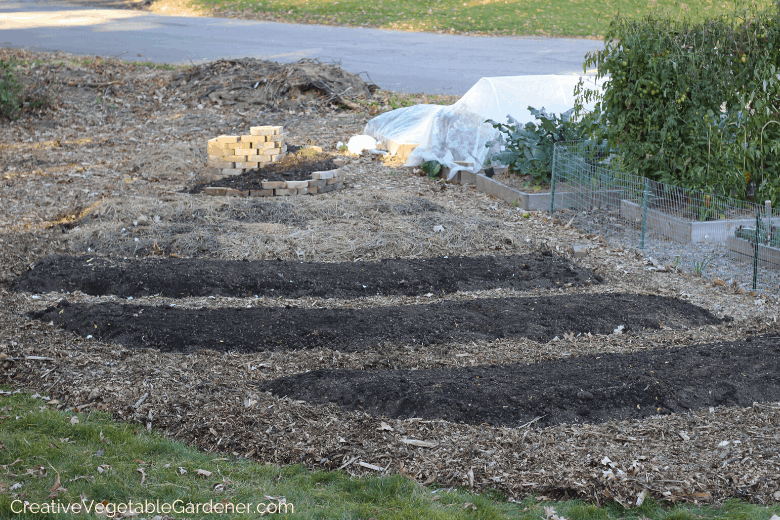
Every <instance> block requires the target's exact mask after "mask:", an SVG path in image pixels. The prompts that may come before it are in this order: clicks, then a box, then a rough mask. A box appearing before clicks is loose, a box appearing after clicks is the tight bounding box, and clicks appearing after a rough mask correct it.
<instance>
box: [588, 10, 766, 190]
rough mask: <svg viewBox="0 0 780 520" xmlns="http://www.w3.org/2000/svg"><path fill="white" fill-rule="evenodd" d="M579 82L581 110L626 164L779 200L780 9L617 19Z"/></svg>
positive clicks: (667, 177) (641, 171) (683, 182)
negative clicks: (589, 105) (692, 18)
mask: <svg viewBox="0 0 780 520" xmlns="http://www.w3.org/2000/svg"><path fill="white" fill-rule="evenodd" d="M594 66H595V67H596V68H597V70H598V77H600V78H606V82H605V83H604V91H603V95H602V94H600V93H599V92H598V91H595V90H592V89H588V88H586V87H585V84H584V82H580V85H579V87H578V89H577V90H578V92H577V113H578V114H582V113H583V105H584V104H585V103H586V102H594V101H595V102H596V106H595V110H594V111H593V112H591V113H590V114H585V115H584V116H583V123H584V125H585V126H586V127H587V133H588V134H589V136H591V137H595V138H598V139H606V140H607V141H608V143H609V145H610V147H611V148H612V150H613V151H615V152H617V153H618V154H620V156H621V159H622V161H621V162H622V165H623V167H624V168H625V169H626V171H628V172H630V173H635V174H638V175H642V176H645V177H649V178H651V179H653V180H656V181H659V182H664V183H668V184H674V185H677V186H682V187H685V188H690V189H701V190H705V191H709V192H711V193H714V194H717V195H724V196H730V197H735V198H741V199H743V200H744V199H747V200H753V199H755V200H759V201H763V200H768V199H771V200H772V201H773V203H775V204H777V203H778V202H780V162H778V161H777V159H776V153H777V151H778V149H780V70H778V69H780V16H778V14H776V13H774V12H769V11H765V12H750V13H742V14H741V15H740V16H736V15H735V17H733V18H731V19H726V18H719V19H715V20H708V21H705V22H703V23H699V24H692V23H690V22H687V21H677V20H671V19H656V18H652V17H650V18H646V19H644V20H642V21H638V22H634V21H630V20H628V19H625V18H621V17H616V18H615V19H613V21H612V23H611V25H610V27H609V30H608V32H607V34H606V37H605V47H604V49H603V50H600V51H595V52H593V53H589V54H588V55H587V57H586V62H585V64H584V67H585V69H588V68H592V67H594Z"/></svg>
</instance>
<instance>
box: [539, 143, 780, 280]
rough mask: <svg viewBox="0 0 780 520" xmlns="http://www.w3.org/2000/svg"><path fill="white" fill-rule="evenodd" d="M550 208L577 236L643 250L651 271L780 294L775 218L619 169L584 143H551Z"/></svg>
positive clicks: (778, 222) (765, 208)
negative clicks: (686, 274) (569, 222)
mask: <svg viewBox="0 0 780 520" xmlns="http://www.w3.org/2000/svg"><path fill="white" fill-rule="evenodd" d="M550 211H551V212H554V211H558V212H568V213H569V214H568V215H566V217H567V218H569V219H573V222H572V223H573V225H575V226H576V227H577V228H578V229H580V230H581V231H583V232H585V233H588V234H594V235H600V236H601V237H602V238H603V239H604V240H606V241H607V242H608V243H611V244H613V245H620V246H622V247H628V248H638V249H641V250H642V251H643V252H644V254H645V257H647V258H648V260H649V261H650V263H651V264H652V266H651V267H654V268H657V269H682V270H687V271H690V272H692V273H694V274H696V275H700V276H704V277H707V278H710V279H712V280H720V281H722V282H724V283H728V284H731V285H734V286H735V287H742V288H743V289H745V290H748V291H750V290H754V291H756V292H759V293H765V294H779V293H780V214H778V212H777V211H776V210H774V209H773V208H771V206H770V205H769V204H768V203H766V204H765V205H760V204H755V203H753V202H746V201H741V200H737V199H732V198H728V197H723V196H718V195H715V194H710V193H706V192H703V191H696V190H688V189H685V188H680V187H678V186H672V185H669V184H662V183H659V182H655V181H652V180H649V179H647V178H645V177H639V176H637V175H632V174H629V173H626V172H624V171H622V170H621V168H620V164H619V157H616V156H614V155H612V154H610V153H609V152H608V150H607V149H606V148H605V147H604V146H603V145H597V144H594V143H592V142H589V141H577V142H565V143H557V144H556V145H555V155H554V158H553V172H552V196H551V203H550Z"/></svg>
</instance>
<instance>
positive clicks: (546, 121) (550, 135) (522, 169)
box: [486, 107, 581, 184]
mask: <svg viewBox="0 0 780 520" xmlns="http://www.w3.org/2000/svg"><path fill="white" fill-rule="evenodd" d="M528 111H529V112H531V114H532V115H533V116H535V117H536V118H537V119H538V120H539V121H540V123H539V124H538V125H537V124H536V123H534V122H528V123H526V124H524V125H523V124H521V123H520V122H519V121H517V120H516V119H514V118H513V117H511V116H507V119H508V124H503V123H497V122H495V121H493V120H488V123H490V124H492V125H493V128H496V129H498V130H499V131H500V132H501V134H500V135H499V136H498V139H497V140H495V141H490V142H489V143H487V145H486V146H488V147H492V146H495V145H496V144H501V145H503V150H502V151H501V152H499V153H496V154H493V155H492V156H490V157H489V158H488V160H489V161H490V162H491V163H497V164H504V165H507V166H509V168H510V170H511V171H513V172H516V173H518V174H520V175H531V176H532V177H533V179H534V182H536V183H537V184H542V183H549V181H550V174H551V173H552V159H553V151H554V146H555V143H557V142H559V141H573V140H577V139H579V138H580V137H581V132H580V130H579V127H578V125H577V124H575V123H574V122H573V121H572V113H573V109H572V110H568V111H566V112H564V113H563V114H561V115H560V116H557V115H555V114H548V113H547V112H545V110H544V108H542V109H541V110H537V109H535V108H533V107H528Z"/></svg>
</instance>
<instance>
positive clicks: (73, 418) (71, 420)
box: [70, 415, 79, 424]
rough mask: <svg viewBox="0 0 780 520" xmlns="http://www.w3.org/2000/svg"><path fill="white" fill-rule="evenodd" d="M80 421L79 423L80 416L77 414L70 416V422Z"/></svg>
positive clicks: (76, 422)
mask: <svg viewBox="0 0 780 520" xmlns="http://www.w3.org/2000/svg"><path fill="white" fill-rule="evenodd" d="M78 423H79V418H78V417H76V416H75V415H74V416H73V417H71V418H70V424H78Z"/></svg>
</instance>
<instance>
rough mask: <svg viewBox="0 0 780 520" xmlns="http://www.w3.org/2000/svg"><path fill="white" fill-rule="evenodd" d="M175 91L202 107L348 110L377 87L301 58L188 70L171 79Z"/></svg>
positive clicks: (248, 60) (219, 63)
mask: <svg viewBox="0 0 780 520" xmlns="http://www.w3.org/2000/svg"><path fill="white" fill-rule="evenodd" d="M169 88H170V89H171V90H174V91H176V92H177V95H179V96H182V97H190V98H195V99H196V100H197V101H199V102H207V101H211V102H218V103H220V104H223V105H238V106H242V105H264V106H270V107H276V108H291V107H296V108H298V107H301V106H306V107H318V106H328V105H345V106H348V107H350V108H358V107H359V106H360V105H358V104H357V103H355V102H354V101H353V100H356V99H366V98H369V97H371V94H372V93H373V92H374V91H376V90H377V89H378V88H379V87H377V86H376V85H374V84H372V83H366V82H365V81H363V79H362V78H361V77H360V76H358V75H356V74H352V73H351V72H347V71H345V70H343V69H342V68H341V67H339V66H338V65H336V64H329V63H321V62H319V61H317V60H311V59H302V60H299V61H297V62H295V63H277V62H275V61H265V60H258V59H254V58H242V59H228V60H219V61H215V62H211V63H207V64H204V65H196V66H194V67H190V68H189V69H186V70H184V71H182V72H180V73H178V74H176V75H174V76H173V78H172V79H171V83H170V85H169Z"/></svg>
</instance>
